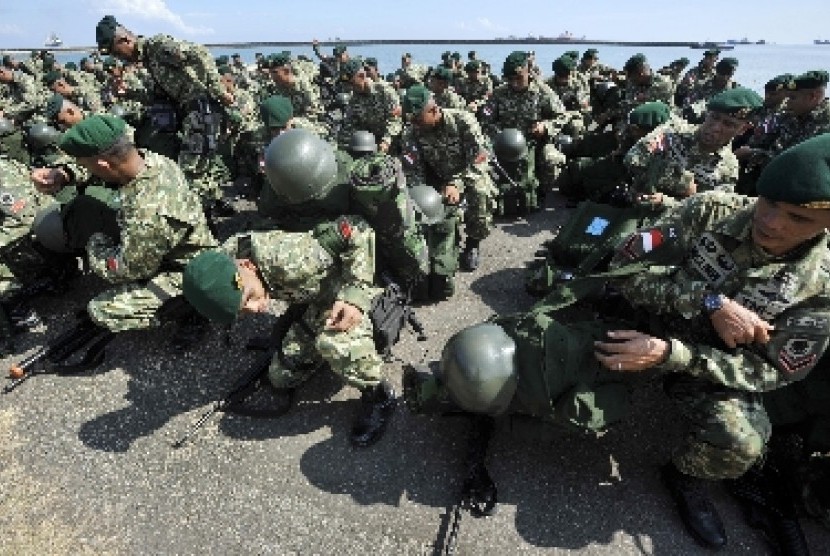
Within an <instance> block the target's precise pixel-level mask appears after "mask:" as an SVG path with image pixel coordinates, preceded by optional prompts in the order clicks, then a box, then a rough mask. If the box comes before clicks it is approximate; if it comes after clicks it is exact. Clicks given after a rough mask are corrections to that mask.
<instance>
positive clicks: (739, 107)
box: [706, 87, 764, 118]
mask: <svg viewBox="0 0 830 556" xmlns="http://www.w3.org/2000/svg"><path fill="white" fill-rule="evenodd" d="M763 105H764V99H763V98H761V96H760V95H759V94H758V93H756V92H755V91H753V90H752V89H747V88H746V87H735V88H734V89H727V90H725V91H723V92H721V93H718V94H716V95H715V96H713V97H712V98H711V99H710V100H709V103H708V104H707V105H706V108H707V109H709V110H712V111H713V112H722V113H724V114H729V115H730V116H735V117H738V118H746V117H747V116H748V115H749V114H750V113H751V112H754V111H755V110H758V109H759V108H761V107H762V106H763Z"/></svg>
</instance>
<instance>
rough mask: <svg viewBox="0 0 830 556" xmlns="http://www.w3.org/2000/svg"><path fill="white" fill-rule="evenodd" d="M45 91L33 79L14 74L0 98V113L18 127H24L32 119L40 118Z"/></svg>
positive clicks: (19, 73)
mask: <svg viewBox="0 0 830 556" xmlns="http://www.w3.org/2000/svg"><path fill="white" fill-rule="evenodd" d="M45 93H46V91H45V90H44V89H43V88H41V87H39V85H38V83H37V82H35V80H34V78H32V77H31V76H30V75H26V74H25V73H22V72H19V71H18V72H15V73H14V80H13V81H12V82H11V83H7V84H6V87H5V91H4V94H3V95H2V96H0V112H2V113H3V115H4V116H5V117H6V118H9V119H10V120H13V121H14V122H15V123H16V124H18V125H24V126H25V125H26V124H27V123H28V122H30V121H31V120H32V118H33V117H36V116H38V115H41V116H42V112H43V110H44V109H45V108H46V106H45V105H46V94H45Z"/></svg>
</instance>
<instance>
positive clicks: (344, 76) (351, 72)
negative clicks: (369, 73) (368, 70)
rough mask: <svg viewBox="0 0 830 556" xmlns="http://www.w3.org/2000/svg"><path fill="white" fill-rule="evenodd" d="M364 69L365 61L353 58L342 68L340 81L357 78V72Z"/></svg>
mask: <svg viewBox="0 0 830 556" xmlns="http://www.w3.org/2000/svg"><path fill="white" fill-rule="evenodd" d="M362 69H363V60H358V59H357V58H352V59H351V60H349V61H348V62H346V63H345V64H343V65H341V66H340V79H341V80H342V81H349V80H351V78H352V77H354V76H355V74H356V73H357V72H359V71H360V70H362Z"/></svg>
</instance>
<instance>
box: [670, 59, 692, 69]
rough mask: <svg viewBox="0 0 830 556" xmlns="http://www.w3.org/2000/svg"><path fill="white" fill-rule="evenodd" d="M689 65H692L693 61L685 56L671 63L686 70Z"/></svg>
mask: <svg viewBox="0 0 830 556" xmlns="http://www.w3.org/2000/svg"><path fill="white" fill-rule="evenodd" d="M689 64H691V61H690V60H689V59H688V58H686V57H685V56H683V57H682V58H678V59H677V60H675V61H674V62H672V63H671V65H672V66H681V67H684V68H685V67H686V66H688V65H689Z"/></svg>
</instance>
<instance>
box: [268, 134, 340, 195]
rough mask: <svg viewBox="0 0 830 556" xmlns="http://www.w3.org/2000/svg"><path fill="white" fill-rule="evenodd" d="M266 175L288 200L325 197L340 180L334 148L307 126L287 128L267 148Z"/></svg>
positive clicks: (277, 190)
mask: <svg viewBox="0 0 830 556" xmlns="http://www.w3.org/2000/svg"><path fill="white" fill-rule="evenodd" d="M265 175H266V176H267V177H268V182H269V183H270V184H271V189H273V190H274V193H276V194H277V195H278V196H279V197H281V198H283V199H285V200H287V201H288V203H289V204H298V203H304V202H306V201H310V200H313V199H322V198H324V197H325V196H326V195H327V194H328V193H329V191H331V189H332V188H333V187H334V185H335V184H336V182H337V162H336V160H335V156H334V149H333V148H332V146H331V145H329V144H328V143H326V142H325V141H323V140H322V139H321V138H320V137H318V136H317V135H315V134H314V133H312V132H310V131H308V130H305V129H291V130H288V131H286V132H284V133H282V134H280V135H279V136H277V137H276V138H275V139H274V140H273V141H271V144H270V145H268V147H267V148H266V149H265Z"/></svg>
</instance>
